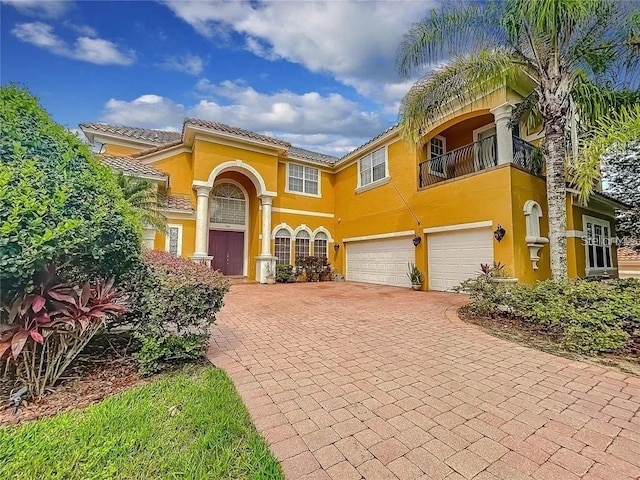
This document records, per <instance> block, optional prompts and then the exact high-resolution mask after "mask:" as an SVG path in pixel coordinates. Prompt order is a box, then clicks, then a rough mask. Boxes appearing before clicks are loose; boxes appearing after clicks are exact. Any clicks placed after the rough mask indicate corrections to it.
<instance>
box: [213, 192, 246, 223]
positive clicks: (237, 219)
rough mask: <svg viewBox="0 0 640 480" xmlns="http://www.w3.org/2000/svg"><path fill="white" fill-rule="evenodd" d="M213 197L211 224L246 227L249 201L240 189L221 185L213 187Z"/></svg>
mask: <svg viewBox="0 0 640 480" xmlns="http://www.w3.org/2000/svg"><path fill="white" fill-rule="evenodd" d="M211 196H212V201H211V217H210V218H211V223H222V224H225V225H246V221H247V219H246V205H247V200H246V199H245V198H244V193H243V191H242V189H240V187H238V186H237V185H234V184H233V183H221V184H219V185H216V186H215V187H213V191H212V192H211Z"/></svg>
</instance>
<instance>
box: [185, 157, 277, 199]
mask: <svg viewBox="0 0 640 480" xmlns="http://www.w3.org/2000/svg"><path fill="white" fill-rule="evenodd" d="M223 172H238V173H242V174H243V175H245V176H246V177H248V178H249V180H251V182H252V183H253V185H254V186H255V187H256V193H257V196H258V197H263V196H267V197H277V196H278V194H277V192H271V191H269V190H267V185H266V183H265V181H264V179H263V178H262V175H260V172H258V171H257V170H256V169H255V168H254V167H253V166H251V165H249V164H248V163H246V162H243V161H242V160H231V161H228V162H223V163H221V164H219V165H216V167H215V168H214V169H213V170H211V173H210V174H209V178H208V179H207V180H206V181H202V180H194V181H193V188H196V187H209V188H213V184H214V183H215V181H216V177H217V176H218V175H220V174H221V173H223Z"/></svg>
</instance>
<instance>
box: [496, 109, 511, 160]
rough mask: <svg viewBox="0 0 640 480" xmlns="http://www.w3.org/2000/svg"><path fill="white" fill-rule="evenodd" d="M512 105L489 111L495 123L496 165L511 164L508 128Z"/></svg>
mask: <svg viewBox="0 0 640 480" xmlns="http://www.w3.org/2000/svg"><path fill="white" fill-rule="evenodd" d="M512 110H513V105H511V104H510V103H505V104H503V105H500V106H499V107H496V108H494V109H493V110H491V113H492V114H493V118H494V119H495V121H496V146H497V150H498V152H497V153H498V165H502V164H505V163H513V133H512V132H511V129H510V128H509V121H510V120H511V112H512Z"/></svg>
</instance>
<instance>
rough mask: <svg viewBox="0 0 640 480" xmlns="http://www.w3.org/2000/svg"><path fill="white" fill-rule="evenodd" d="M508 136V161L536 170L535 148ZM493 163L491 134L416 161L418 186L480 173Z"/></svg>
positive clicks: (494, 149)
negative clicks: (510, 142) (510, 145)
mask: <svg viewBox="0 0 640 480" xmlns="http://www.w3.org/2000/svg"><path fill="white" fill-rule="evenodd" d="M507 138H508V137H507ZM512 138H513V161H512V163H513V164H515V165H518V166H520V167H521V168H524V169H526V170H528V171H530V172H532V173H539V171H540V168H539V166H538V163H539V162H538V161H537V159H536V158H535V156H534V153H533V152H534V148H535V147H534V146H533V145H531V144H530V143H529V142H526V141H524V140H522V139H521V138H519V137H516V136H515V135H514V136H513V137H512ZM507 141H508V140H507ZM496 165H498V148H497V141H496V136H495V135H492V136H490V137H486V138H483V139H482V140H480V141H477V142H475V143H471V144H469V145H465V146H463V147H460V148H456V149H455V150H451V151H450V152H447V153H445V154H443V155H439V156H437V157H433V158H431V159H429V160H427V161H425V162H420V164H419V172H420V173H419V174H420V188H424V187H429V186H431V185H435V184H437V183H440V182H443V181H445V180H450V179H452V178H457V177H461V176H463V175H468V174H471V173H476V172H480V171H482V170H486V169H487V168H491V167H493V166H496Z"/></svg>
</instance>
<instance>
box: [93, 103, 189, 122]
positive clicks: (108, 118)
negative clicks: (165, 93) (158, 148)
mask: <svg viewBox="0 0 640 480" xmlns="http://www.w3.org/2000/svg"><path fill="white" fill-rule="evenodd" d="M184 112H185V108H184V106H183V105H180V104H177V103H174V102H173V101H172V100H170V99H168V98H165V97H161V96H159V95H153V94H147V95H141V96H140V97H138V98H136V99H135V100H133V101H131V102H127V101H125V100H116V99H115V98H112V99H110V100H109V101H108V102H107V103H106V104H105V112H104V114H103V116H102V121H104V122H107V123H114V124H117V125H135V126H138V127H147V128H161V129H167V126H169V127H171V128H172V129H177V127H178V125H179V124H180V123H181V122H182V119H183V118H184Z"/></svg>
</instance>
